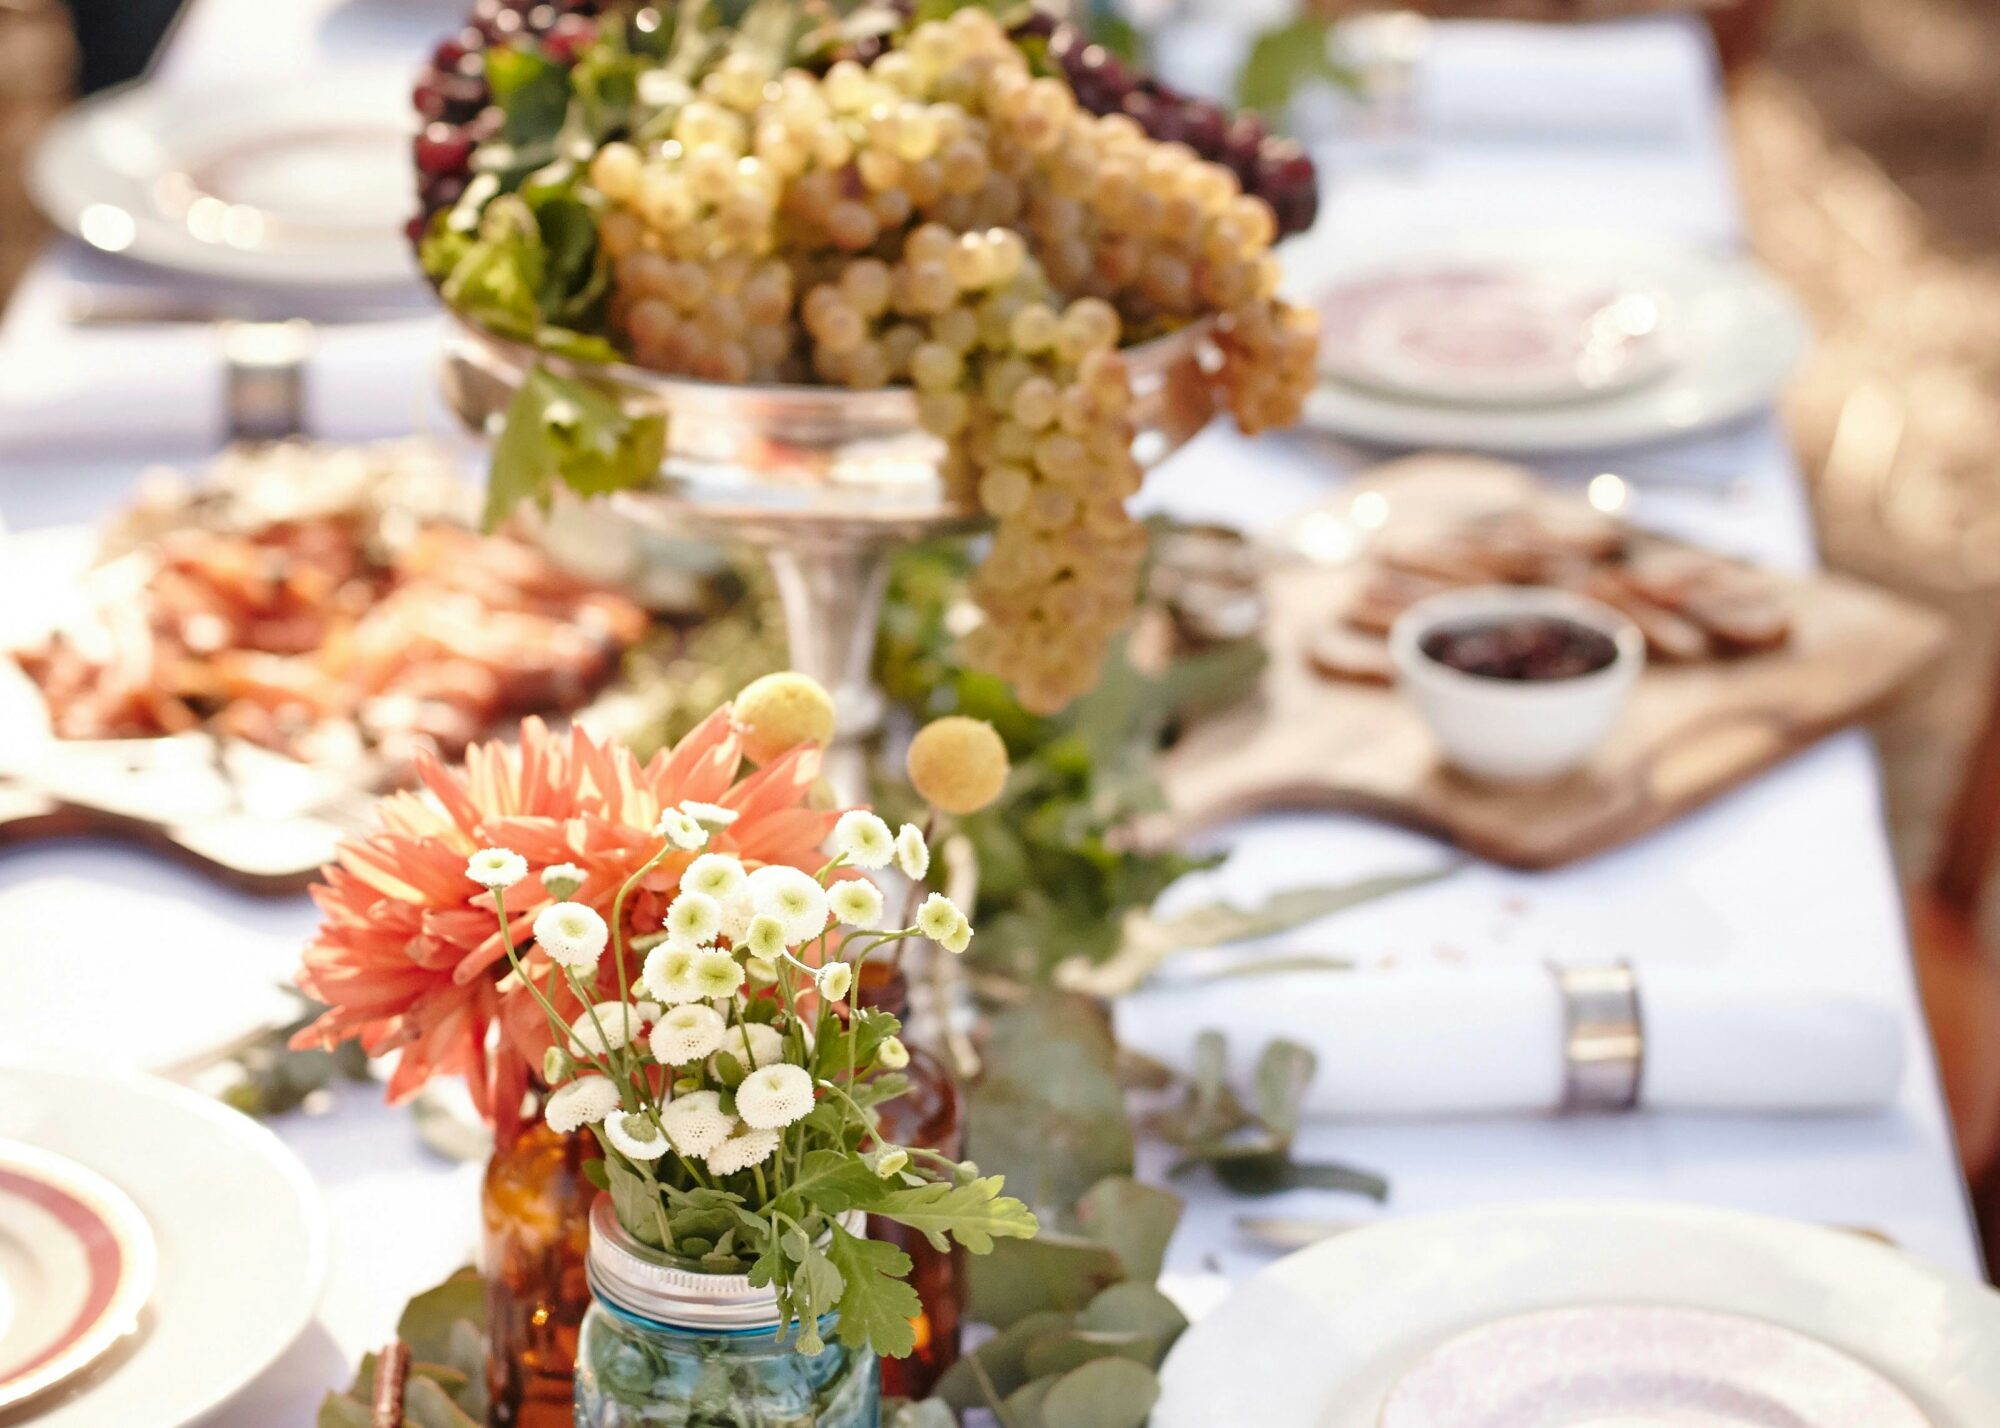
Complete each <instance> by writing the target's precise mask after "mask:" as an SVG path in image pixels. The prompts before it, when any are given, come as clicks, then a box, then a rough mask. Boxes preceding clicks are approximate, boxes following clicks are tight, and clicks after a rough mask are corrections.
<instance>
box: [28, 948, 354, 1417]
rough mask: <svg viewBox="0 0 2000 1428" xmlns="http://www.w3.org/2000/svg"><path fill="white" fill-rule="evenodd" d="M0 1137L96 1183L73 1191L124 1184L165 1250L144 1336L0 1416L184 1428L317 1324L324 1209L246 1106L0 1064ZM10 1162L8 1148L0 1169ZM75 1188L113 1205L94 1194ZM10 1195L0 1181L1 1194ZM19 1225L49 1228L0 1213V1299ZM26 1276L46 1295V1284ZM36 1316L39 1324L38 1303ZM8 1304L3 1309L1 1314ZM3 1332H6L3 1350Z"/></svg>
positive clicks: (147, 1085) (56, 1068) (47, 1068)
mask: <svg viewBox="0 0 2000 1428" xmlns="http://www.w3.org/2000/svg"><path fill="white" fill-rule="evenodd" d="M10 950H11V948H10ZM0 1143H7V1144H22V1143H25V1144H26V1145H28V1146H30V1147H32V1148H33V1150H34V1151H35V1152H38V1153H39V1154H37V1155H36V1156H34V1157H33V1159H35V1160H36V1161H38V1162H39V1163H41V1164H44V1165H46V1164H51V1163H60V1162H67V1163H69V1164H73V1165H76V1166H81V1167H82V1168H83V1170H84V1172H85V1177H86V1178H87V1179H86V1180H75V1179H74V1178H73V1179H72V1181H71V1182H69V1183H71V1184H84V1183H89V1184H93V1185H94V1184H96V1183H98V1182H111V1183H113V1184H115V1185H116V1186H117V1190H118V1191H119V1192H122V1195H123V1198H124V1199H126V1200H127V1201H129V1204H130V1205H131V1206H134V1207H136V1213H137V1215H139V1216H141V1217H143V1221H144V1224H145V1225H146V1226H148V1227H149V1228H150V1230H151V1243H152V1244H154V1245H156V1246H157V1250H158V1252H157V1256H156V1264H157V1269H156V1272H155V1273H154V1274H153V1276H152V1286H151V1290H150V1292H149V1293H148V1294H147V1295H146V1296H145V1298H144V1300H143V1302H142V1303H140V1304H139V1305H137V1306H136V1307H135V1308H133V1309H130V1310H128V1311H127V1315H126V1318H127V1320H128V1321H129V1319H130V1316H131V1314H133V1313H136V1314H137V1316H138V1330H137V1332H135V1333H130V1334H127V1335H125V1336H124V1337H122V1338H120V1339H117V1340H116V1341H115V1342H113V1343H112V1344H111V1345H110V1346H108V1349H107V1350H106V1351H101V1352H99V1353H98V1355H97V1356H96V1357H95V1358H93V1359H91V1360H90V1361H89V1362H87V1363H84V1364H81V1365H79V1366H77V1367H76V1368H74V1369H73V1370H72V1371H71V1372H70V1373H69V1375H68V1377H66V1378H65V1379H63V1380H62V1381H61V1382H59V1383H53V1384H51V1385H48V1386H46V1387H44V1388H42V1389H40V1390H38V1391H37V1393H36V1396H35V1397H34V1398H32V1399H29V1400H27V1401H24V1402H22V1403H21V1404H20V1405H19V1408H18V1410H15V1411H8V1410H4V1409H0V1422H4V1423H7V1424H14V1423H23V1424H25V1423H32V1424H34V1428H106V1425H109V1424H117V1425H120V1428H123V1425H126V1424H130V1425H132V1428H141V1425H143V1428H187V1425H190V1424H193V1423H196V1422H198V1421H200V1420H202V1419H203V1418H205V1417H206V1416H207V1415H209V1414H210V1413H212V1412H213V1411H214V1410H215V1409H216V1408H218V1407H220V1406H221V1405H222V1404H223V1403H225V1402H227V1401H228V1400H229V1399H230V1398H232V1397H233V1396H235V1394H236V1393H238V1392H239V1391H240V1390H241V1389H243V1388H244V1387H245V1386H246V1385H248V1384H249V1383H250V1382H251V1380H252V1379H254V1378H256V1377H257V1376H258V1374H260V1373H262V1372H263V1371H264V1370H265V1369H266V1368H268V1367H269V1366H270V1365H271V1364H272V1363H273V1362H274V1361H276V1360H277V1358H278V1357H279V1355H281V1354H283V1353H284V1352H285V1350H286V1349H287V1348H289V1347H290V1346H291V1345H292V1343H293V1342H294V1341H295V1340H296V1339H297V1338H298V1337H299V1335H300V1333H301V1332H302V1331H304V1329H305V1327H306V1326H307V1325H308V1324H309V1323H310V1322H311V1321H312V1317H313V1312H314V1310H315V1309H316V1308H317V1307H318V1304H319V1297H320V1292H321V1290H322V1288H323V1287H324V1284H325V1280H326V1269H327V1231H326V1211H325V1207H324V1205H323V1204H322V1202H321V1199H320V1195H319V1191H318V1189H317V1187H316V1186H315V1185H314V1184H313V1182H312V1179H311V1177H310V1176H309V1175H308V1174H307V1172H306V1169H305V1167H304V1166H303V1165H301V1164H300V1163H299V1161H298V1158H297V1157H296V1156H295V1155H293V1154H292V1152H291V1151H290V1150H289V1149H287V1148H286V1147H285V1145H284V1144H283V1143H282V1142H280V1141H279V1140H278V1138H277V1137H276V1136H274V1135H273V1134H272V1133H271V1132H270V1131H269V1130H267V1129H265V1128H264V1127H263V1126H261V1125H259V1124H257V1122H255V1121H253V1120H251V1119H250V1118H249V1117H248V1116H246V1115H243V1114H242V1113H241V1112H239V1111H235V1110H232V1109H230V1108H229V1107H228V1106H225V1105H223V1104H222V1103H221V1102H220V1101H217V1100H214V1099H213V1098H211V1097H208V1096H203V1095H199V1094H197V1093H196V1092H194V1091H190V1090H188V1089H186V1088H185V1087H182V1086H176V1085H174V1084H172V1083H170V1082H167V1081H162V1080H160V1079H158V1078H157V1077H151V1076H138V1075H123V1074H113V1073H108V1072H104V1071H98V1070H76V1069H71V1068H70V1067H67V1066H62V1065H57V1064H55V1063H52V1062H47V1061H39V1062H33V1063H28V1064H0ZM9 1163H10V1162H9V1161H7V1160H6V1159H5V1158H4V1157H0V1168H4V1167H6V1166H8V1165H9ZM40 1178H41V1180H42V1181H43V1182H46V1181H47V1180H48V1179H50V1178H51V1177H50V1176H48V1175H47V1174H43V1175H42V1176H41V1177H40ZM68 1193H69V1194H70V1195H71V1196H72V1197H74V1198H77V1199H83V1200H87V1201H92V1202H93V1203H97V1204H98V1205H99V1206H100V1209H99V1214H100V1215H105V1214H107V1212H106V1211H104V1210H103V1209H102V1208H101V1205H102V1203H103V1201H102V1198H101V1197H99V1198H97V1199H95V1200H93V1197H91V1196H89V1195H87V1194H85V1193H84V1192H83V1191H79V1190H75V1189H71V1190H69V1191H68ZM6 1194H7V1191H6V1190H5V1189H4V1188H0V1198H4V1197H5V1195H6ZM25 1213H30V1214H31V1213H37V1212H34V1211H29V1212H25ZM72 1213H74V1212H72ZM10 1224H12V1225H14V1226H16V1228H14V1229H13V1230H12V1231H11V1233H13V1234H15V1235H18V1234H20V1233H22V1229H21V1228H20V1226H22V1225H24V1224H26V1225H27V1232H28V1233H31V1234H39V1233H40V1232H41V1229H42V1228H47V1226H46V1225H41V1223H40V1222H36V1224H27V1222H26V1221H25V1216H24V1218H23V1220H20V1221H11V1222H9V1221H0V1280H6V1281H8V1282H7V1284H6V1286H5V1288H0V1294H7V1293H14V1294H17V1295H18V1294H21V1293H22V1291H21V1289H19V1288H18V1287H17V1285H16V1283H15V1282H14V1280H15V1277H16V1276H23V1275H24V1274H25V1271H24V1269H23V1261H22V1259H21V1258H20V1257H19V1256H18V1255H16V1257H14V1258H10V1257H9V1256H10V1254H15V1252H14V1251H12V1250H10V1249H9V1248H7V1236H8V1235H9V1233H10V1230H9V1228H8V1226H9V1225H10ZM38 1225H39V1226H40V1228H38V1227H37V1226H38ZM54 1233H55V1231H54V1230H53V1229H49V1234H50V1235H51V1236H52V1235H53V1234H54ZM34 1252H35V1253H36V1254H42V1253H44V1252H45V1251H44V1249H43V1247H42V1246H40V1245H37V1246H35V1250H34ZM134 1262H135V1263H136V1258H135V1260H134ZM72 1263H73V1262H72ZM62 1272H63V1273H65V1274H67V1273H69V1272H70V1271H68V1270H65V1271H62ZM54 1277H55V1275H54V1273H53V1272H51V1273H50V1274H49V1278H54ZM23 1282H25V1283H27V1285H28V1288H27V1293H29V1294H33V1295H36V1296H38V1300H37V1302H38V1303H39V1302H42V1301H41V1299H40V1296H43V1295H44V1294H45V1293H46V1291H45V1289H44V1288H43V1287H42V1285H43V1283H44V1281H43V1280H42V1279H39V1278H26V1279H24V1280H23ZM72 1292H73V1291H72ZM49 1302H53V1301H52V1300H50V1301H49ZM18 1308H19V1306H18V1305H17V1306H16V1309H17V1311H18ZM27 1312H28V1314H29V1316H31V1317H32V1318H33V1319H34V1320H35V1321H36V1322H37V1323H39V1322H40V1320H41V1318H42V1315H43V1312H44V1311H42V1310H41V1309H38V1308H36V1309H29V1310H28V1311H27ZM62 1312H63V1311H62V1309H60V1308H58V1309H57V1310H56V1313H57V1315H58V1317H60V1315H61V1313H62ZM7 1313H8V1311H7V1310H6V1309H5V1308H0V1318H5V1317H6V1316H7ZM7 1332H8V1331H7V1330H6V1329H5V1328H4V1327H0V1348H4V1347H6V1346H7ZM6 1366H7V1365H6V1364H5V1363H4V1362H0V1370H4V1369H5V1368H6ZM0 1392H4V1390H0ZM20 1415H25V1416H20Z"/></svg>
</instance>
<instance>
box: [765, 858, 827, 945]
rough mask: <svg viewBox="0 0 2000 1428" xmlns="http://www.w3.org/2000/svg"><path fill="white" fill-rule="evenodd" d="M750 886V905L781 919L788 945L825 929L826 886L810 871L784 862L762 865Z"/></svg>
mask: <svg viewBox="0 0 2000 1428" xmlns="http://www.w3.org/2000/svg"><path fill="white" fill-rule="evenodd" d="M747 886H748V887H749V889H750V905H751V906H752V907H753V908H755V909H756V910H757V911H758V912H761V913H763V914H764V915H765V916H766V917H775V918H777V919H778V922H779V925H780V926H782V927H783V928H784V930H785V942H786V944H787V945H788V946H794V947H796V946H797V945H799V944H800V943H802V942H810V941H812V940H813V938H815V937H817V936H819V935H820V934H821V933H822V932H824V931H826V889H825V888H823V887H821V886H820V885H819V880H818V879H817V878H815V877H813V876H812V875H811V874H810V873H802V872H800V871H799V870H798V869H797V868H787V867H784V866H782V865H774V866H772V867H768V868H759V869H758V870H757V871H756V872H754V873H752V874H751V875H750V880H749V883H748V884H747ZM760 955H762V954H760Z"/></svg>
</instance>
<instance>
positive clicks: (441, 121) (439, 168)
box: [409, 0, 601, 242]
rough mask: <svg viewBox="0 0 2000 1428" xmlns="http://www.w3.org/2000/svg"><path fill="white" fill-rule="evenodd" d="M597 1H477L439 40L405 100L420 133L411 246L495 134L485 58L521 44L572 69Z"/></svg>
mask: <svg viewBox="0 0 2000 1428" xmlns="http://www.w3.org/2000/svg"><path fill="white" fill-rule="evenodd" d="M600 8H601V0H479V3H478V4H476V5H474V6H473V8H472V13H471V14H470V15H469V16H467V17H466V23H465V28H464V29H462V30H460V31H459V32H458V33H457V34H455V35H452V36H451V37H450V38H448V39H444V40H440V41H439V42H438V46H437V48H436V49H434V50H433V51H431V62H430V64H429V66H428V67H426V68H425V70H424V72H423V73H422V74H421V75H419V76H418V77H417V86H416V90H415V92H414V93H413V95H412V96H411V97H412V99H413V101H414V102H415V104H416V108H417V115H418V117H419V118H421V119H422V120H423V122H424V127H423V128H422V130H421V131H419V132H418V134H417V138H416V145H415V148H416V164H417V199H418V202H419V205H420V209H419V212H418V213H417V216H416V217H414V218H412V219H411V220H410V228H409V232H410V239H411V241H412V242H415V241H416V240H417V239H419V238H421V237H422V236H423V232H424V228H425V226H426V225H427V224H428V223H429V222H430V219H431V215H432V214H434V213H437V212H438V211H440V210H441V209H446V208H449V207H451V206H452V205H453V204H454V203H456V202H458V199H459V195H460V194H462V193H464V192H465V186H466V184H467V182H468V181H470V179H471V178H472V151H473V150H474V149H475V148H477V147H478V146H479V145H480V144H481V143H483V142H484V141H486V140H487V139H490V138H492V137H493V136H494V135H495V134H496V133H498V132H499V129H500V123H501V116H500V111H499V110H498V109H496V108H494V107H493V90H492V87H491V86H490V85H488V84H487V82H486V51H487V50H489V49H494V48H497V47H499V46H501V45H511V44H516V43H519V42H520V41H521V40H523V39H526V40H529V41H532V42H534V43H536V44H538V45H539V46H540V47H541V50H542V53H543V54H544V55H546V56H547V57H548V58H549V59H551V60H554V61H555V62H556V63H558V64H565V65H567V64H572V63H574V62H575V61H576V58H577V56H578V55H580V54H582V53H583V51H584V50H585V49H587V48H589V46H590V45H591V44H592V43H593V42H594V41H595V40H596V39H597V24H598V21H597V14H598V11H599V9H600Z"/></svg>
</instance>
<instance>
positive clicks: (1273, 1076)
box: [1255, 1040, 1319, 1142]
mask: <svg viewBox="0 0 2000 1428" xmlns="http://www.w3.org/2000/svg"><path fill="white" fill-rule="evenodd" d="M1318 1065H1319V1058H1318V1057H1316V1056H1314V1055H1313V1053H1312V1048H1311V1047H1308V1046H1301V1045H1300V1044H1299V1043H1298V1042H1296V1041H1284V1040H1278V1041H1273V1042H1272V1043H1271V1044H1270V1045H1269V1046H1267V1047H1265V1048H1264V1054H1263V1055H1262V1056H1260V1057H1258V1058H1257V1075H1256V1081H1255V1087H1256V1093H1257V1115H1258V1118H1259V1119H1260V1120H1262V1121H1263V1122H1264V1124H1265V1125H1266V1126H1268V1127H1269V1128H1270V1129H1271V1130H1272V1131H1274V1132H1275V1133H1277V1134H1278V1135H1279V1136H1282V1137H1283V1138H1284V1139H1285V1140H1286V1141H1287V1142H1289V1141H1290V1140H1291V1138H1292V1136H1293V1135H1295V1134H1296V1133H1297V1131H1298V1128H1299V1114H1300V1112H1301V1111H1302V1110H1303V1108H1304V1106H1305V1099H1306V1088H1307V1087H1309V1086H1310V1085H1312V1078H1313V1071H1314V1070H1315V1069H1316V1068H1317V1067H1318Z"/></svg>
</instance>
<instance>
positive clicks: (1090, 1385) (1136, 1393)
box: [1039, 1358, 1160, 1428]
mask: <svg viewBox="0 0 2000 1428" xmlns="http://www.w3.org/2000/svg"><path fill="white" fill-rule="evenodd" d="M1159 1401H1160V1381H1159V1379H1158V1378H1157V1377H1155V1376H1154V1374H1153V1371H1152V1370H1151V1369H1149V1368H1147V1367H1145V1366H1144V1365H1143V1364H1135V1363H1133V1362H1131V1361H1130V1360H1129V1359H1118V1358H1110V1359H1098V1360H1096V1361H1095V1362H1094V1363H1087V1364H1085V1365H1084V1366H1083V1367H1082V1368H1080V1369H1076V1370H1074V1371H1073V1372H1070V1373H1067V1374H1064V1375H1063V1376H1062V1377H1061V1378H1059V1379H1057V1380H1056V1381H1055V1384H1054V1386H1053V1387H1051V1388H1050V1389H1049V1391H1048V1393H1047V1394H1046V1395H1045V1396H1044V1397H1043V1398H1042V1401H1041V1404H1040V1406H1039V1412H1040V1414H1041V1419H1042V1422H1043V1423H1044V1424H1046V1425H1047V1428H1144V1425H1145V1422H1146V1418H1147V1415H1148V1414H1150V1413H1151V1412H1152V1411H1153V1405H1154V1404H1155V1403H1158V1402H1159Z"/></svg>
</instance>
